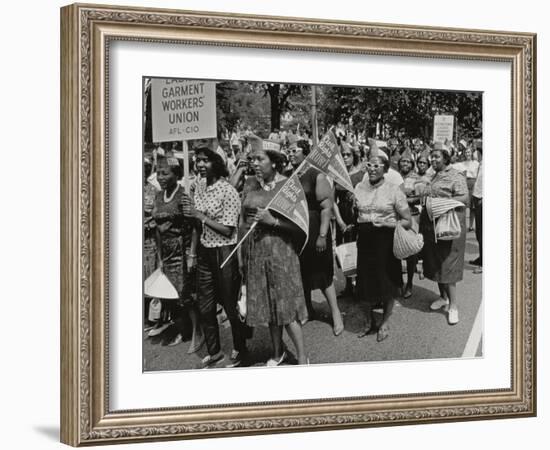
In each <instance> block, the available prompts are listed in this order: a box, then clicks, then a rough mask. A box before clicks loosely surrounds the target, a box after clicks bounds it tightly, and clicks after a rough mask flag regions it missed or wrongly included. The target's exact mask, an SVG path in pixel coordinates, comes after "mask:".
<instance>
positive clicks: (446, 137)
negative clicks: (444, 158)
mask: <svg viewBox="0 0 550 450" xmlns="http://www.w3.org/2000/svg"><path fill="white" fill-rule="evenodd" d="M454 121H455V118H454V116H445V115H437V116H434V134H433V141H434V142H441V143H445V142H447V141H448V142H450V141H452V140H453V130H454Z"/></svg>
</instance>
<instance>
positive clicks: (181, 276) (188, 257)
mask: <svg viewBox="0 0 550 450" xmlns="http://www.w3.org/2000/svg"><path fill="white" fill-rule="evenodd" d="M181 175H182V169H181V166H180V165H179V162H178V160H177V159H176V158H172V157H169V158H159V159H158V169H157V179H158V182H159V184H160V187H161V189H162V190H161V191H160V192H159V193H157V195H156V197H155V203H154V206H153V211H152V217H153V219H154V220H155V223H156V240H157V251H158V264H159V267H160V268H161V269H162V272H163V273H164V275H166V277H167V278H168V279H169V280H170V282H171V283H172V285H173V286H174V287H175V289H176V291H177V292H178V295H179V298H178V299H177V300H172V301H170V300H168V301H166V305H167V306H168V308H169V309H170V310H171V314H172V319H173V320H174V321H175V322H176V328H177V329H178V331H179V333H178V334H177V335H176V337H175V338H174V340H173V341H172V342H171V343H170V344H173V345H175V344H179V343H180V342H181V341H182V333H181V331H182V330H181V328H182V326H183V321H184V315H185V313H186V312H188V313H189V316H190V317H191V321H192V324H193V337H192V340H191V345H190V346H189V349H188V351H187V353H194V352H196V351H197V350H198V349H199V348H200V347H201V345H202V344H203V342H204V337H203V334H202V331H201V328H200V325H199V318H198V312H197V311H196V307H195V305H194V303H193V299H192V279H191V277H192V271H191V269H192V267H193V266H194V265H195V261H194V259H193V253H194V250H192V248H193V247H194V246H195V244H196V234H194V233H193V222H192V221H191V220H190V219H188V218H186V217H185V216H184V214H183V211H184V209H186V208H188V207H189V204H190V199H189V196H188V195H187V194H185V192H184V190H183V188H182V187H181V186H180V185H179V184H178V179H179V178H181Z"/></svg>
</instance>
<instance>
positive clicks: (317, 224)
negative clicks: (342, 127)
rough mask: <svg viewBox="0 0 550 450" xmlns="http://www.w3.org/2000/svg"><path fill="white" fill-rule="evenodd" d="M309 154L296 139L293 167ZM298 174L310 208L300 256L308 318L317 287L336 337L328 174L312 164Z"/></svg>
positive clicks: (339, 316)
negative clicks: (307, 236) (306, 232)
mask: <svg viewBox="0 0 550 450" xmlns="http://www.w3.org/2000/svg"><path fill="white" fill-rule="evenodd" d="M308 153H309V145H308V144H307V143H306V142H305V141H299V142H298V146H297V147H296V148H295V149H293V150H291V151H290V163H291V164H292V166H293V167H294V168H295V169H296V168H297V167H298V166H299V165H300V164H301V163H302V161H304V159H305V157H306V156H307V154H308ZM298 176H299V177H300V182H301V183H302V187H303V189H304V192H305V195H306V199H307V204H308V210H309V238H308V241H307V244H306V247H305V249H304V251H303V252H302V254H301V255H300V267H301V273H302V283H303V285H304V295H305V298H306V305H307V307H308V314H309V318H310V319H311V318H312V316H313V314H314V310H313V305H312V303H311V291H313V290H314V289H320V290H321V292H322V293H323V295H324V296H325V298H326V299H327V302H328V305H329V307H330V312H331V315H332V327H333V328H332V331H333V333H334V335H335V336H339V335H340V334H342V331H344V322H343V321H342V314H341V313H340V308H339V307H338V302H337V299H336V290H335V288H334V260H333V253H332V239H331V235H330V228H329V227H330V219H331V218H332V211H333V193H332V188H331V187H330V184H329V182H328V180H327V177H326V176H325V175H324V174H322V173H321V172H319V171H318V170H317V169H314V168H312V167H311V168H309V169H307V170H306V171H305V172H303V173H301V174H298Z"/></svg>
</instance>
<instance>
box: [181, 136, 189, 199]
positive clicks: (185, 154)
mask: <svg viewBox="0 0 550 450" xmlns="http://www.w3.org/2000/svg"><path fill="white" fill-rule="evenodd" d="M182 150H183V187H184V189H185V193H186V194H187V195H189V191H190V189H191V188H190V185H189V147H188V145H187V141H186V140H183V141H182Z"/></svg>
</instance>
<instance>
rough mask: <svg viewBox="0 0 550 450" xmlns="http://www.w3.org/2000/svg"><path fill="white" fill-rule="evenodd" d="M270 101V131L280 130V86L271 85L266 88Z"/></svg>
mask: <svg viewBox="0 0 550 450" xmlns="http://www.w3.org/2000/svg"><path fill="white" fill-rule="evenodd" d="M267 90H268V92H269V99H270V101H271V130H273V129H275V128H277V129H278V130H280V129H281V105H280V103H279V93H280V90H281V85H280V84H272V85H269V86H268V88H267Z"/></svg>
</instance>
